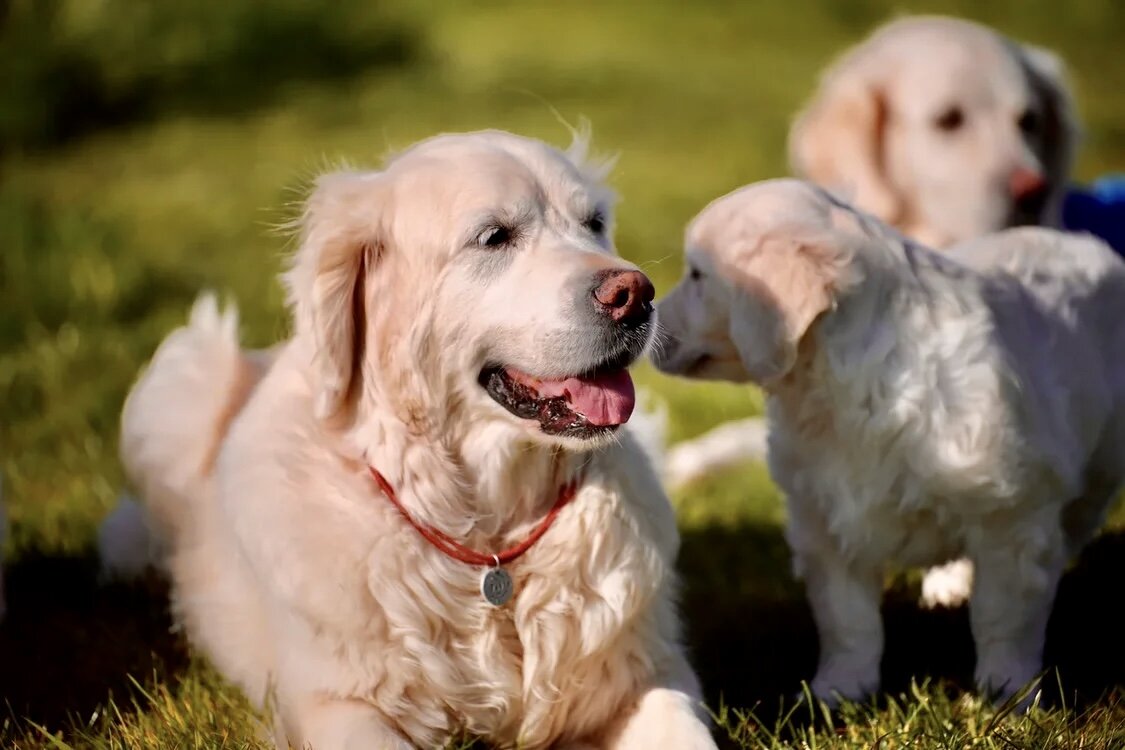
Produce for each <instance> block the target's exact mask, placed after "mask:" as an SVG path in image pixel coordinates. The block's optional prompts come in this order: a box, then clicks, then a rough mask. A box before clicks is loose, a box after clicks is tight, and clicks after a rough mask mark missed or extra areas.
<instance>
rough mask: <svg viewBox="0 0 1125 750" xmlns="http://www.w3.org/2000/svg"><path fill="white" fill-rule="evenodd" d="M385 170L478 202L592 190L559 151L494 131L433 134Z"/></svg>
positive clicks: (569, 196)
mask: <svg viewBox="0 0 1125 750" xmlns="http://www.w3.org/2000/svg"><path fill="white" fill-rule="evenodd" d="M387 171H388V175H390V176H392V177H393V178H397V179H400V180H404V181H409V182H412V183H414V185H415V186H417V187H421V188H428V189H429V190H436V191H438V192H446V191H451V192H456V193H459V194H461V195H463V196H465V197H466V198H467V199H473V200H476V201H479V202H482V203H489V202H495V201H497V200H511V199H517V200H518V199H519V198H520V197H528V198H530V197H535V198H539V199H546V200H547V201H550V202H556V201H560V200H562V201H569V200H572V199H573V198H574V196H575V194H579V195H581V194H582V193H586V192H592V191H593V186H591V185H589V184H588V183H587V181H586V180H585V179H584V177H583V175H582V173H581V172H580V170H579V169H578V167H577V166H576V165H575V164H574V163H573V162H571V161H570V159H569V158H567V156H566V155H565V154H563V153H562V152H561V151H559V150H557V149H554V148H552V147H550V146H548V145H546V144H544V143H541V142H539V141H536V140H533V139H530V138H522V137H520V136H514V135H511V134H508V133H498V132H483V133H472V134H465V135H445V136H438V137H436V138H433V139H430V140H429V141H424V142H422V143H421V144H419V145H417V146H415V147H414V148H412V149H411V150H410V151H408V152H406V153H404V154H403V155H401V156H400V157H398V158H397V159H395V160H394V161H393V162H392V163H391V164H390V165H389V167H388V170H387Z"/></svg>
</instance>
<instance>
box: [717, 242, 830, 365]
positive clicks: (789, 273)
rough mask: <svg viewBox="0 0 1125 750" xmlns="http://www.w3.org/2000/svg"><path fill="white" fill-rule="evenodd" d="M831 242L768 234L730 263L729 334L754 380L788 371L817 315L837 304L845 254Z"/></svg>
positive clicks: (727, 271)
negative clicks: (768, 235)
mask: <svg viewBox="0 0 1125 750" xmlns="http://www.w3.org/2000/svg"><path fill="white" fill-rule="evenodd" d="M831 242H832V241H831V240H830V239H826V240H824V241H821V240H819V239H818V240H817V241H815V242H807V241H803V240H798V239H795V238H791V237H766V238H765V239H763V240H762V241H761V243H760V244H759V245H758V246H757V247H756V248H754V249H753V250H752V251H750V252H748V253H745V254H743V256H742V257H741V258H740V259H739V260H738V261H737V265H736V266H732V267H729V268H728V269H726V271H725V273H728V274H729V275H730V277H731V279H732V281H733V283H734V296H733V299H732V303H731V315H730V337H731V341H732V342H733V343H734V346H735V348H736V349H737V350H738V354H739V356H740V357H741V359H742V363H743V365H744V366H745V367H746V370H747V372H748V374H749V375H750V377H751V378H752V379H753V380H754V381H756V382H759V383H769V382H770V381H773V380H776V379H778V378H780V377H782V376H783V375H785V374H786V373H787V372H789V370H790V369H791V368H792V367H793V363H794V362H795V361H796V359H797V348H798V345H799V343H800V341H801V339H802V338H803V337H804V336H805V334H806V333H807V332H808V330H809V327H810V326H811V325H812V324H813V321H815V320H816V319H817V318H818V317H819V316H820V315H821V314H822V313H824V312H827V311H828V310H830V309H832V307H833V306H834V305H835V300H836V293H837V290H838V287H839V282H840V279H841V275H842V273H843V268H844V264H845V261H844V258H845V257H846V255H845V249H844V248H842V247H840V248H837V247H834V246H832V245H831Z"/></svg>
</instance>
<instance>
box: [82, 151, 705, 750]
mask: <svg viewBox="0 0 1125 750" xmlns="http://www.w3.org/2000/svg"><path fill="white" fill-rule="evenodd" d="M601 176H602V175H601V170H600V169H598V168H596V167H591V166H589V165H588V163H587V162H586V161H584V160H583V156H582V152H581V149H574V150H572V152H571V153H570V154H563V153H561V152H558V151H556V150H554V149H551V148H549V147H547V146H545V145H543V144H541V143H539V142H537V141H533V140H530V139H524V138H519V137H517V136H513V135H509V134H505V133H499V132H485V133H476V134H469V135H453V136H441V137H438V138H435V139H432V140H429V141H425V142H423V143H421V144H420V145H417V146H415V147H413V148H411V149H410V150H408V151H407V152H405V153H404V154H402V155H400V156H398V157H397V158H395V159H393V160H391V161H390V162H389V164H388V165H387V167H386V168H385V169H384V170H383V171H381V172H351V173H341V174H335V175H329V176H327V177H324V178H322V179H321V180H320V181H319V183H318V185H317V188H316V190H315V191H314V193H313V195H312V197H311V198H310V200H309V203H308V209H307V212H306V215H305V217H304V220H303V232H302V244H301V247H300V249H299V250H298V252H297V254H296V257H295V260H294V263H293V267H292V269H291V270H290V271H289V272H288V274H287V275H286V279H285V281H286V285H287V287H288V289H289V296H290V301H291V305H292V308H293V313H294V322H295V331H294V334H293V337H292V339H290V340H289V341H288V342H286V343H284V344H283V345H281V346H280V347H279V348H278V349H277V350H275V351H274V352H271V353H266V354H262V353H252V352H247V351H244V350H242V349H240V347H239V344H238V340H237V336H236V328H237V325H236V323H237V321H236V319H235V316H234V313H233V312H232V311H228V312H226V313H220V312H219V310H218V308H217V306H216V305H215V304H214V301H213V300H210V299H209V298H203V299H202V300H201V301H200V303H199V304H197V306H196V308H195V310H194V311H193V313H192V317H191V321H190V323H189V324H188V326H187V327H186V328H182V329H180V330H178V331H176V332H173V333H172V334H171V335H170V336H169V337H168V338H167V339H166V341H165V342H164V343H163V344H162V345H161V347H160V349H159V351H158V352H157V353H156V355H155V357H154V359H153V362H152V364H151V365H150V366H149V368H148V369H147V371H146V372H145V373H144V375H143V376H142V377H141V379H140V381H139V382H138V384H137V385H136V386H135V388H134V389H133V391H132V393H131V394H130V396H129V399H128V402H127V403H126V406H125V410H124V414H123V417H122V458H123V460H124V462H125V466H126V468H127V470H128V474H129V476H130V478H131V479H132V481H133V483H134V484H135V486H136V488H137V489H138V490H139V496H140V497H141V498H142V501H143V504H144V508H145V513H146V515H147V516H148V517H149V519H150V521H151V528H152V531H153V532H154V536H155V537H156V539H155V540H154V541H151V542H150V540H148V539H147V538H146V537H145V536H144V535H143V534H136V533H134V532H133V531H129V529H128V527H129V523H120V524H119V526H120V528H119V530H118V533H107V534H106V535H105V537H104V538H103V542H104V543H105V544H106V545H107V546H110V547H112V546H113V545H114V543H115V541H117V540H124V541H123V543H124V544H126V545H127V544H128V543H129V540H132V541H134V542H138V543H143V544H144V545H146V547H145V548H146V549H155V550H159V549H164V550H166V551H167V552H168V555H169V556H168V558H167V560H166V563H165V565H166V568H167V569H168V570H169V572H170V574H171V578H172V582H173V599H174V608H175V611H176V613H177V615H178V617H179V619H180V620H181V621H182V622H183V623H184V625H185V626H186V630H187V633H188V634H189V636H190V638H191V640H192V642H193V643H194V644H195V645H196V646H197V647H198V648H200V649H201V650H202V651H203V652H204V653H205V654H207V655H208V657H209V658H210V659H211V660H212V661H213V663H214V664H215V665H216V666H217V668H218V669H219V670H220V672H222V674H224V675H225V676H226V677H227V678H229V679H231V680H233V681H234V682H235V683H236V684H238V685H239V686H240V687H241V688H242V689H243V690H244V691H245V692H246V693H247V695H248V696H249V697H250V698H251V699H252V700H253V701H255V702H256V703H258V704H259V705H261V704H262V703H263V702H267V701H268V702H269V703H270V704H271V706H272V708H273V709H274V711H275V714H276V716H275V718H276V722H275V731H276V735H277V742H278V745H279V746H280V747H285V746H286V743H289V744H291V745H292V746H293V747H312V748H315V750H343V749H344V748H348V749H354V750H360V749H361V748H362V749H363V750H369V749H373V748H412V747H422V748H431V747H435V746H438V745H440V744H441V743H443V742H444V741H446V740H447V739H449V738H450V737H451V736H454V735H456V734H457V733H460V732H467V733H471V734H474V735H479V736H481V737H483V738H485V739H486V740H487V741H489V742H490V743H493V744H495V745H496V746H498V747H509V746H515V745H517V744H519V746H521V747H527V748H543V747H548V746H550V747H560V748H579V747H581V748H605V749H607V750H610V749H612V750H642V749H643V750H650V749H651V748H657V747H669V748H672V747H675V748H689V749H690V748H712V747H714V743H713V741H712V739H711V737H710V734H709V731H708V729H707V725H706V722H705V720H704V719H703V718H701V717H702V716H703V715H704V712H703V711H702V710H701V706H700V704H699V701H700V693H699V686H698V683H697V680H696V677H695V675H694V673H693V671H692V669H691V667H690V666H689V664H688V662H687V660H686V659H685V656H684V650H683V648H682V646H681V645H680V626H679V619H678V615H677V612H676V603H675V596H676V573H675V570H674V562H675V557H676V552H677V548H678V543H679V542H678V534H677V530H676V525H675V517H674V515H673V512H672V509H671V507H670V505H669V503H668V500H667V498H666V497H665V495H664V493H663V490H662V489H661V486H660V483H659V481H658V480H657V478H656V476H655V474H654V472H653V470H652V468H651V466H650V464H649V460H648V458H647V457H646V455H645V454H644V452H643V451H642V449H641V448H640V446H639V443H638V441H636V440H635V439H634V438H633V437H632V436H631V435H630V433H629V432H628V431H619V432H618V433H617V435H616V437H615V438H614V439H612V440H605V439H602V440H596V441H590V440H579V439H576V438H553V437H548V436H546V435H545V434H543V433H542V432H540V431H539V429H538V423H534V422H528V421H525V420H520V419H517V418H515V417H514V416H512V415H510V414H509V413H508V412H507V411H505V410H504V409H502V408H501V407H500V406H498V405H497V404H496V403H495V402H493V401H492V400H491V399H490V398H489V397H488V395H487V394H486V393H485V391H484V390H483V389H482V388H481V387H480V386H479V385H478V383H477V375H478V372H479V371H480V370H481V368H482V366H484V365H485V364H486V363H487V362H488V361H489V360H491V359H499V360H502V361H504V362H506V363H509V364H512V365H513V366H519V367H520V368H521V369H524V370H526V371H536V372H540V371H551V370H561V369H564V368H567V367H575V366H580V363H581V362H583V361H586V360H589V359H590V358H591V357H592V356H594V353H593V352H591V351H588V343H587V340H586V338H585V334H584V333H583V329H582V327H581V326H580V325H579V322H578V320H577V319H576V316H575V313H574V311H573V310H572V309H570V308H569V307H568V305H569V304H570V302H569V300H570V299H572V297H571V296H570V294H569V291H568V290H570V289H571V287H574V286H575V285H576V284H579V285H581V284H584V283H587V281H586V279H588V277H589V276H590V274H592V273H595V272H597V271H598V270H599V269H613V268H628V267H629V265H628V264H627V263H625V262H624V261H622V260H620V259H619V258H617V257H616V255H615V254H614V252H613V247H612V244H611V243H610V241H609V239H608V237H607V236H606V235H605V234H602V233H597V232H592V231H591V230H589V229H588V228H587V227H586V226H585V225H584V224H583V223H582V222H583V220H584V218H585V217H586V216H587V215H588V214H589V212H590V211H591V210H593V209H594V208H595V207H600V209H601V210H602V211H604V212H608V210H609V206H608V203H609V199H610V196H609V194H608V192H607V191H606V189H605V188H604V187H603V186H602V183H601ZM607 216H608V213H607ZM493 217H509V218H510V217H516V218H517V219H518V221H519V222H522V223H521V226H522V227H523V230H521V231H522V234H521V235H520V238H519V241H518V247H512V248H506V249H504V248H502V249H493V248H485V247H483V246H482V245H483V243H481V242H479V239H480V235H481V231H482V230H481V227H482V226H484V227H486V230H485V231H488V230H487V227H488V226H489V224H488V222H489V221H494V220H495V219H494V218H493ZM482 222H484V223H483V224H482ZM369 464H370V465H373V466H375V467H376V468H378V470H379V471H381V472H382V473H383V474H384V475H386V477H387V478H388V479H389V480H390V482H391V484H392V485H393V486H394V487H395V488H396V489H397V493H398V496H399V498H400V500H401V502H402V504H403V505H404V506H405V508H406V509H407V510H408V511H409V512H410V513H411V514H412V515H413V516H414V517H415V518H417V519H418V520H419V521H421V522H423V523H427V524H430V525H432V526H434V527H437V528H439V529H441V530H443V531H445V532H446V533H448V534H451V535H454V536H456V537H459V538H461V539H462V540H463V541H464V543H466V544H467V545H469V546H471V547H474V548H476V549H482V550H494V549H500V548H503V547H505V546H510V545H512V544H514V543H516V542H518V541H519V540H522V539H523V538H525V536H526V535H527V533H528V531H529V529H530V528H531V527H532V526H534V525H535V524H536V523H537V522H538V521H539V520H540V519H541V518H542V517H543V515H544V514H545V513H546V511H547V509H548V508H549V507H550V506H551V505H552V504H553V503H554V501H555V497H556V495H557V492H558V488H559V486H560V485H561V484H562V483H563V482H564V481H566V479H567V478H569V477H573V476H576V475H578V474H580V473H581V475H582V476H583V477H584V480H583V482H582V484H581V489H580V490H579V491H578V493H577V495H576V497H575V499H574V500H573V502H572V503H571V504H570V505H568V506H567V507H566V508H565V509H564V510H563V511H562V512H561V513H560V514H559V516H558V518H557V521H556V522H555V523H554V525H553V526H552V527H551V528H550V530H549V531H548V532H547V533H546V535H545V536H543V537H542V539H541V540H540V541H539V542H538V543H537V544H536V545H535V546H534V547H532V548H531V550H530V551H529V552H528V553H527V554H526V555H525V556H524V557H522V558H520V559H519V560H518V561H517V562H515V563H512V564H511V565H510V566H508V567H509V570H510V571H511V573H512V575H513V577H514V578H515V581H516V594H515V597H514V599H513V600H512V601H511V602H510V603H509V604H508V605H506V606H504V607H500V608H496V607H492V606H491V605H489V604H488V603H486V602H485V601H484V599H483V598H482V596H481V594H480V592H479V582H480V576H481V572H482V571H481V569H479V568H477V567H474V566H470V565H467V564H465V563H462V562H459V561H456V560H453V559H450V558H448V557H446V556H444V555H443V554H442V553H440V552H439V551H438V550H437V549H435V548H434V547H433V546H431V545H430V544H429V543H428V542H426V541H425V540H424V539H423V538H422V537H421V536H420V535H419V534H418V533H417V532H416V531H415V530H414V529H413V528H412V527H410V526H409V525H408V524H407V523H406V522H405V520H404V519H403V518H402V517H401V516H400V515H399V514H398V512H397V511H396V510H395V508H394V507H393V506H392V505H391V504H390V502H389V501H388V500H387V498H385V497H384V496H383V495H382V494H380V492H379V490H378V489H377V487H376V485H375V484H374V483H373V482H372V480H371V478H370V476H369V475H368V473H367V467H368V465H369ZM125 512H126V513H129V514H132V515H133V517H134V518H135V517H136V516H137V514H136V513H135V511H132V510H127V511H125ZM157 542H158V543H157ZM111 554H112V551H111ZM143 556H144V555H143V554H140V555H133V556H132V559H133V562H132V563H128V564H126V565H124V566H122V567H125V568H128V567H133V568H135V567H136V564H135V558H137V557H143ZM118 557H119V558H123V559H125V560H127V561H129V560H130V555H128V554H118Z"/></svg>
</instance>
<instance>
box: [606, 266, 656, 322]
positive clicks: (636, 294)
mask: <svg viewBox="0 0 1125 750" xmlns="http://www.w3.org/2000/svg"><path fill="white" fill-rule="evenodd" d="M655 296H656V290H655V289H654V288H653V286H652V282H651V281H649V280H648V277H647V276H645V275H644V274H643V273H641V272H640V271H624V270H621V271H610V272H609V273H608V274H606V276H605V278H603V279H602V281H601V283H600V284H598V285H597V286H596V287H594V304H595V306H596V307H597V308H598V309H599V310H600V311H601V312H603V313H605V314H606V315H608V316H609V317H611V318H613V320H614V321H615V322H617V323H643V322H644V321H645V320H648V317H649V316H650V315H652V298H653V297H655Z"/></svg>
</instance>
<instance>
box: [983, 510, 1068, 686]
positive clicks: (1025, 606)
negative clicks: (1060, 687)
mask: <svg viewBox="0 0 1125 750" xmlns="http://www.w3.org/2000/svg"><path fill="white" fill-rule="evenodd" d="M1044 520H1047V519H1044ZM1013 531H1014V532H1015V533H1014V534H1013V533H1012V532H1013ZM1008 532H1009V533H1008V534H1006V535H1004V536H1001V537H1000V538H1001V539H1002V540H1003V541H1004V542H1007V543H998V542H997V539H996V537H997V536H1000V535H997V534H982V535H981V537H982V538H981V540H980V543H979V544H977V545H974V548H973V549H971V550H970V554H971V556H972V559H973V566H974V568H975V570H976V581H975V583H974V588H973V594H972V598H971V600H970V602H969V621H970V623H971V625H972V630H973V640H974V641H975V643H976V649H977V668H976V680H977V684H978V685H979V686H980V689H981V690H982V691H983V692H984V693H985V694H987V695H992V696H995V697H996V698H997V700H1001V701H1002V700H1006V699H1007V698H1009V697H1011V696H1012V695H1013V694H1015V693H1017V692H1019V690H1021V689H1022V688H1023V687H1024V686H1026V685H1027V684H1029V683H1030V682H1031V681H1032V680H1033V679H1034V678H1035V677H1036V676H1037V675H1038V673H1039V671H1040V670H1041V669H1042V664H1043V643H1044V641H1045V639H1046V634H1047V619H1048V618H1049V617H1050V615H1051V606H1052V604H1053V603H1054V599H1055V589H1056V588H1057V586H1058V582H1059V578H1060V577H1061V576H1062V571H1063V566H1064V563H1065V560H1066V555H1065V547H1064V543H1063V539H1062V534H1061V531H1060V529H1059V528H1058V526H1057V524H1055V525H1054V526H1052V525H1051V524H1050V523H1049V521H1048V523H1046V524H1045V525H1029V526H1028V527H1025V528H1023V529H1015V530H1013V529H1010V528H1009V530H1008ZM1031 695H1032V694H1029V696H1028V699H1027V701H1025V705H1026V704H1027V703H1030V700H1031Z"/></svg>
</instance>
